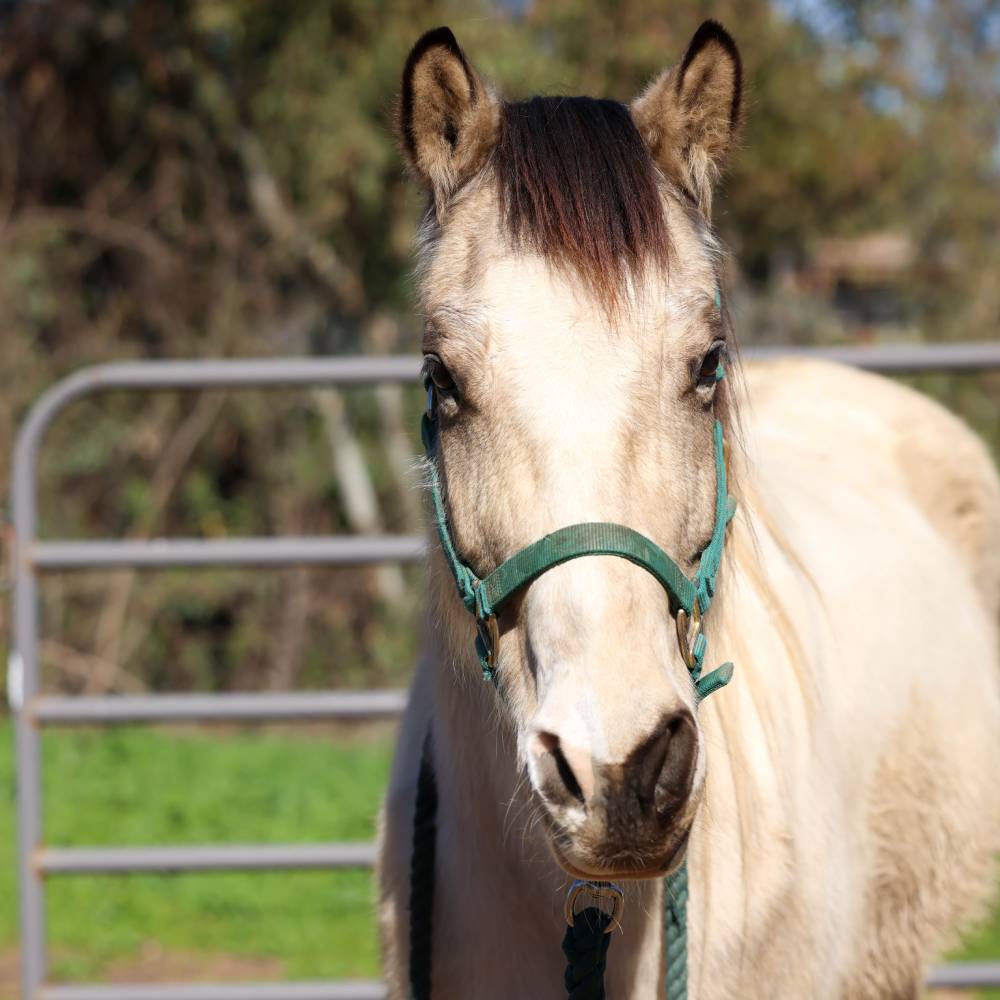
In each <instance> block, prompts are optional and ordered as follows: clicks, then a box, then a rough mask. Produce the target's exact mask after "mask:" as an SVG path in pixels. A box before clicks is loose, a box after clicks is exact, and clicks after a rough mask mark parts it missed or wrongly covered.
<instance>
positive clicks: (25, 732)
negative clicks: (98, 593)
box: [7, 342, 1000, 1000]
mask: <svg viewBox="0 0 1000 1000" xmlns="http://www.w3.org/2000/svg"><path fill="white" fill-rule="evenodd" d="M787 354H803V355H808V356H811V357H827V358H831V359H833V360H838V361H843V362H846V363H848V364H853V365H857V366H859V367H862V368H867V369H870V370H874V371H881V372H886V373H893V374H902V373H916V372H975V371H980V370H985V369H1000V342H986V343H976V344H941V345H932V346H931V345H928V346H916V345H915V346H909V345H905V346H894V347H873V348H831V349H802V350H792V351H790V350H788V349H783V348H782V349H772V348H759V349H757V350H753V349H750V350H747V351H746V355H747V356H748V357H750V358H757V357H769V356H778V355H787ZM419 369H420V358H419V357H415V356H399V357H383V358H375V357H372V358H331V359H308V360H306V359H303V360H260V361H258V360H234V361H177V362H174V361H148V362H130V363H122V364H107V365H97V366H95V367H92V368H86V369H83V370H81V371H79V372H77V373H75V374H74V375H71V376H69V377H68V378H66V379H64V380H63V381H61V382H59V383H57V384H56V385H55V386H53V387H52V388H50V389H49V390H48V391H47V392H46V393H45V394H44V395H43V396H42V397H41V398H40V399H39V400H38V402H37V403H35V405H34V407H33V408H32V409H31V410H30V412H29V413H28V416H27V417H26V419H25V421H24V423H23V424H22V426H21V429H20V432H19V433H18V437H17V442H16V445H15V450H14V462H13V469H12V507H13V529H14V549H13V553H12V559H11V563H12V568H13V605H14V606H13V618H12V621H13V634H12V642H11V652H10V659H9V663H8V684H7V691H8V698H9V701H10V705H11V709H12V711H13V713H14V733H15V742H16V752H17V763H16V780H17V809H18V813H17V828H18V854H17V864H18V873H19V878H20V922H21V963H22V987H23V1000H126V998H127V1000H237V998H239V1000H375V998H383V997H384V996H385V990H384V988H383V986H382V984H381V983H379V982H377V981H351V982H348V981H340V982H294V983H292V982H276V983H261V984H227V985H203V984H184V983H178V984H175V985H155V986H154V985H148V986H147V985H114V986H112V985H75V984H50V983H48V982H47V981H46V977H47V959H46V944H45V896H44V878H45V877H46V876H48V875H69V874H81V873H86V874H125V873H135V872H181V871H231V870H275V869H310V868H324V869H329V868H367V867H370V866H371V865H372V862H373V859H374V847H373V845H371V844H369V843H360V844H359V843H331V844H300V845H293V844H242V845H226V846H220V845H204V846H190V847H154V846H150V847H128V848H125V847H108V848H88V847H75V848H67V847H62V848H60V847H56V846H46V844H45V840H44V836H43V817H42V808H41V788H42V776H41V753H40V750H41V747H40V729H41V727H42V726H43V725H66V724H74V723H76V724H84V723H85V724H107V725H113V724H118V723H160V722H194V721H202V722H203V721H233V720H240V721H247V720H260V721H264V720H266V721H275V720H285V721H288V720H296V719H337V720H362V719H377V718H392V717H395V716H398V715H399V713H400V712H401V711H402V709H403V707H404V705H405V693H404V692H400V691H353V692H346V691H345V692H337V691H328V692H323V693H317V692H308V693H305V692H298V693H296V692H289V693H269V692H267V693H259V694H256V693H255V694H214V695H205V694H175V695H142V696H133V695H110V696H89V697H84V696H80V697H63V696H56V695H45V694H43V693H42V692H41V690H40V681H39V676H40V663H39V653H38V649H39V624H40V623H39V603H38V584H39V576H40V574H42V573H45V572H52V571H67V570H79V569H112V568H116V569H117V568H124V567H131V568H136V569H147V570H152V569H165V568H176V567H191V568H194V567H205V566H255V567H259V566H296V565H327V566H358V565H366V564H373V563H383V562H404V561H414V560H418V559H420V558H422V557H423V553H424V541H423V539H422V538H420V537H414V536H403V535H377V536H348V537H336V536H334V537H276V538H240V539H224V540H201V539H155V540H144V541H134V540H129V541H107V540H97V541H85V542H80V541H44V540H42V539H39V538H38V537H37V497H36V493H37V465H38V454H39V450H40V447H41V444H42V439H43V437H44V435H45V432H46V430H47V429H48V427H49V425H50V424H51V423H52V421H53V420H54V419H55V417H56V416H57V415H58V414H59V413H60V412H61V411H62V410H63V409H65V408H66V407H67V406H68V405H69V404H70V403H72V402H73V401H74V400H77V399H79V398H81V397H83V396H87V395H90V394H92V393H95V392H99V391H104V390H109V389H130V390H145V391H149V390H157V389H220V388H221V389H248V388H253V389H261V388H289V387H296V386H298V387H302V386H321V385H325V386H338V387H347V386H361V385H372V384H375V383H379V382H415V381H416V380H417V378H418V375H419ZM931 984H932V985H937V986H951V987H957V988H973V987H978V986H991V985H1000V961H998V962H986V963H967V964H964V965H951V966H942V967H940V968H938V969H935V970H934V971H933V974H932V976H931Z"/></svg>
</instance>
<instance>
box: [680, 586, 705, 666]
mask: <svg viewBox="0 0 1000 1000" xmlns="http://www.w3.org/2000/svg"><path fill="white" fill-rule="evenodd" d="M700 632H701V612H700V611H699V610H698V598H697V597H696V598H695V599H694V603H693V604H692V605H691V616H690V618H689V617H688V613H687V612H686V611H685V610H684V609H683V608H681V610H680V611H678V612H677V645H678V646H680V648H681V656H682V657H683V658H684V663H685V664H686V665H687V666H688V668H691V667H693V666H694V644H695V643H696V642H697V641H698V634H699V633H700Z"/></svg>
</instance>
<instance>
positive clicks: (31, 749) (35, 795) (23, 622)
mask: <svg viewBox="0 0 1000 1000" xmlns="http://www.w3.org/2000/svg"><path fill="white" fill-rule="evenodd" d="M44 409H45V408H44V407H40V408H37V409H36V410H35V411H34V412H33V413H32V417H36V419H31V417H29V419H28V420H27V421H26V422H25V424H24V425H23V426H22V428H21V432H20V433H19V434H18V437H17V443H16V445H15V448H14V461H13V468H12V469H11V484H12V488H13V489H12V492H13V496H12V501H13V502H12V513H13V522H14V543H13V545H14V547H13V552H11V554H10V558H11V559H12V560H15V563H14V567H13V568H14V574H13V575H14V582H13V587H14V595H13V596H14V615H13V621H12V623H11V625H12V628H11V646H10V653H9V660H8V665H7V696H8V700H9V702H10V707H11V711H12V713H13V716H14V720H13V721H14V745H15V751H16V756H15V772H14V774H15V779H14V780H15V789H16V791H15V795H16V811H17V839H18V856H17V868H18V880H19V882H20V890H21V891H20V896H21V941H20V952H21V993H22V997H23V1000H39V996H40V992H41V988H42V984H43V983H44V982H45V975H46V954H45V952H46V947H45V896H44V891H43V886H42V872H41V869H40V868H39V866H38V865H37V863H36V860H37V853H38V850H39V848H40V847H41V846H42V801H41V799H42V776H41V749H42V748H41V734H40V731H39V726H38V723H37V722H36V720H35V719H34V714H33V706H34V704H35V699H36V696H37V694H38V688H39V678H38V673H39V660H38V645H39V643H38V624H39V611H38V577H37V571H36V568H35V565H34V560H33V557H32V548H33V545H34V540H35V464H36V457H37V453H38V442H39V438H40V436H41V434H42V432H43V431H44V428H45V425H46V424H47V422H48V420H47V417H46V414H45V413H44ZM38 418H40V419H38Z"/></svg>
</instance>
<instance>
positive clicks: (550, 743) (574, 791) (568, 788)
mask: <svg viewBox="0 0 1000 1000" xmlns="http://www.w3.org/2000/svg"><path fill="white" fill-rule="evenodd" d="M533 749H534V754H535V762H536V765H537V767H538V785H539V790H540V791H541V792H542V793H543V794H544V795H545V796H546V797H547V798H549V799H551V800H552V801H553V802H560V801H562V802H563V803H565V804H568V800H569V799H575V800H576V801H577V802H579V803H580V804H581V805H583V803H584V802H585V801H586V799H585V796H584V794H583V789H582V788H581V787H580V782H579V781H578V780H577V776H576V774H575V773H574V772H573V768H572V767H571V766H570V762H569V760H567V758H566V754H565V753H564V752H563V748H562V745H561V743H560V741H559V737H558V736H556V734H555V733H547V732H539V733H536V734H535V738H534V747H533Z"/></svg>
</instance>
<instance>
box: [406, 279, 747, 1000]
mask: <svg viewBox="0 0 1000 1000" xmlns="http://www.w3.org/2000/svg"><path fill="white" fill-rule="evenodd" d="M716 305H717V306H718V305H720V301H719V293H718V292H716ZM724 374H725V372H724V370H723V367H722V364H721V363H720V364H719V367H718V369H717V370H716V373H715V377H716V380H720V379H722V377H723V375H724ZM426 387H427V411H426V412H425V413H424V416H423V420H422V422H421V433H422V436H423V440H424V448H425V449H426V452H427V465H428V469H429V471H430V485H431V499H432V501H433V504H434V521H435V523H436V525H437V531H438V536H439V538H440V539H441V549H442V551H443V552H444V556H445V560H446V561H447V563H448V566H449V568H450V569H451V572H452V575H453V576H454V578H455V584H456V586H457V587H458V596H459V597H460V598H461V599H462V603H463V604H464V605H465V607H466V609H467V610H468V612H469V613H470V614H471V615H473V616H474V617H475V619H476V629H477V632H478V634H477V636H476V654H477V655H478V657H479V662H480V665H481V666H482V668H483V677H484V678H486V679H487V680H489V681H491V682H492V683H493V684H494V685H496V683H497V679H496V674H495V672H494V669H493V662H494V657H495V655H496V651H497V646H498V645H499V641H500V631H499V627H498V625H497V618H496V615H497V611H498V610H500V608H501V607H502V606H503V604H504V603H505V602H506V601H507V600H508V599H509V598H510V597H511V596H512V595H513V594H515V593H517V592H518V591H519V590H521V589H523V588H524V587H527V586H528V585H529V584H531V583H532V581H534V580H536V579H538V577H539V576H541V575H542V573H544V572H545V571H546V570H550V569H552V567H553V566H559V565H561V564H562V563H564V562H568V561H569V560H570V559H578V558H580V557H581V556H620V557H621V558H622V559H627V560H628V561H629V562H631V563H634V564H635V565H636V566H641V567H642V568H643V569H644V570H646V571H647V572H648V573H650V574H652V575H653V576H654V577H655V578H656V580H657V581H658V582H659V584H660V586H661V587H663V589H664V590H665V591H666V592H667V601H668V608H669V611H670V613H671V614H673V615H674V617H675V619H676V622H677V640H678V644H679V645H680V648H681V654H682V655H683V657H684V662H685V664H686V665H687V668H688V671H689V672H690V674H691V680H692V681H693V683H694V687H695V690H696V691H697V694H698V698H699V700H701V699H704V698H706V697H708V695H710V694H711V693H712V692H713V691H717V690H718V689H719V688H721V687H724V686H725V685H726V684H728V683H729V680H730V678H731V677H732V675H733V665H732V664H731V663H723V664H722V666H720V667H717V668H716V669H715V670H713V671H711V672H710V673H708V674H705V675H704V676H702V672H701V668H702V663H703V662H704V659H705V652H706V650H707V648H708V643H707V640H706V639H705V636H704V635H703V634H702V632H701V616H702V615H703V614H704V613H705V612H707V611H708V609H709V607H710V606H711V603H712V599H713V598H714V597H715V578H716V576H717V575H718V572H719V565H720V563H721V562H722V549H723V546H724V545H725V541H726V527H727V526H728V524H729V522H730V521H731V520H732V517H733V514H734V513H735V512H736V504H735V502H734V501H733V499H732V497H730V496H729V493H728V490H727V488H726V452H725V442H724V440H723V433H722V424H720V423H719V421H718V420H717V421H716V422H715V427H714V429H713V441H714V446H715V525H714V527H713V529H712V537H711V540H710V541H709V543H708V545H707V546H705V549H704V551H703V552H702V553H701V557H700V559H699V561H698V570H697V572H696V573H695V575H694V578H693V579H689V578H688V577H687V576H685V574H684V571H683V570H682V569H681V568H680V567H679V566H678V565H677V563H675V562H674V560H673V559H671V558H670V556H668V555H667V554H666V552H664V551H663V549H661V548H660V547H659V545H657V544H656V543H655V542H654V541H652V540H651V539H649V538H646V536H645V535H640V534H639V532H637V531H633V530H632V529H631V528H627V527H625V526H624V525H621V524H609V523H607V522H599V523H590V524H573V525H570V526H568V527H566V528H560V529H559V530H558V531H553V532H552V534H550V535H546V536H545V537H544V538H540V539H539V540H538V541H537V542H532V544H530V545H528V546H526V547H525V548H523V549H521V550H520V551H519V552H515V553H514V555H512V556H511V557H510V558H509V559H506V560H504V562H502V563H501V564H500V565H499V566H497V568H496V569H494V570H493V571H492V572H491V573H488V574H487V575H486V576H485V577H484V578H482V579H480V578H479V577H478V576H476V574H475V573H474V572H473V571H472V570H471V569H470V568H469V567H468V566H467V565H466V564H465V563H464V562H463V561H462V559H461V557H460V556H459V554H458V552H457V550H456V549H455V543H454V541H453V540H452V537H451V532H450V531H449V530H448V515H447V509H446V507H445V503H444V497H443V495H442V493H441V481H440V478H439V476H438V469H437V462H436V454H435V453H436V445H437V417H436V413H435V407H434V402H435V399H434V386H433V383H431V382H430V380H428V381H427V383H426ZM429 740H430V737H429V735H428V742H427V743H426V744H425V747H424V757H423V760H422V762H421V766H420V778H419V786H418V793H417V803H416V809H415V813H414V821H413V851H412V854H411V858H410V913H411V917H410V970H409V971H410V997H411V1000H430V994H431V915H432V911H433V893H434V852H435V847H434V844H435V815H436V811H437V791H436V784H435V781H434V772H433V766H432V764H431V761H430V754H429V747H430V742H429ZM577 886H582V887H583V888H586V889H587V890H588V891H590V892H591V893H592V894H595V895H603V894H604V890H603V889H602V887H607V889H608V890H610V891H612V892H613V893H617V894H619V895H620V893H621V890H620V889H618V888H617V887H615V886H612V885H611V884H610V883H600V882H598V883H593V882H586V883H574V887H573V888H572V889H571V890H570V896H569V897H568V902H567V905H568V907H569V913H568V915H567V920H568V925H567V930H566V937H565V939H564V941H563V951H564V952H565V954H566V957H567V960H568V963H569V964H568V966H567V969H566V975H565V985H566V988H567V990H568V991H569V995H570V996H572V997H577V996H579V997H588V998H592V1000H603V998H604V996H605V993H604V962H605V957H606V955H607V950H608V944H609V942H610V937H608V934H607V931H608V930H610V928H611V922H612V920H611V916H610V915H609V914H607V913H605V912H603V911H601V910H599V909H596V908H588V909H587V910H584V911H583V912H582V913H580V914H578V915H577V917H576V918H575V919H573V918H572V909H573V900H574V899H575V897H576V895H577V892H576V890H577ZM664 900H665V906H664V938H665V941H666V956H665V957H666V979H665V986H666V992H667V996H668V997H669V998H670V1000H686V998H687V900H688V871H687V862H686V861H685V862H684V863H683V864H682V865H681V867H680V868H678V869H677V870H676V871H675V872H673V873H671V874H670V875H668V876H667V877H666V880H665V885H664ZM418 917H419V919H418ZM584 917H586V919H581V918H584Z"/></svg>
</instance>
